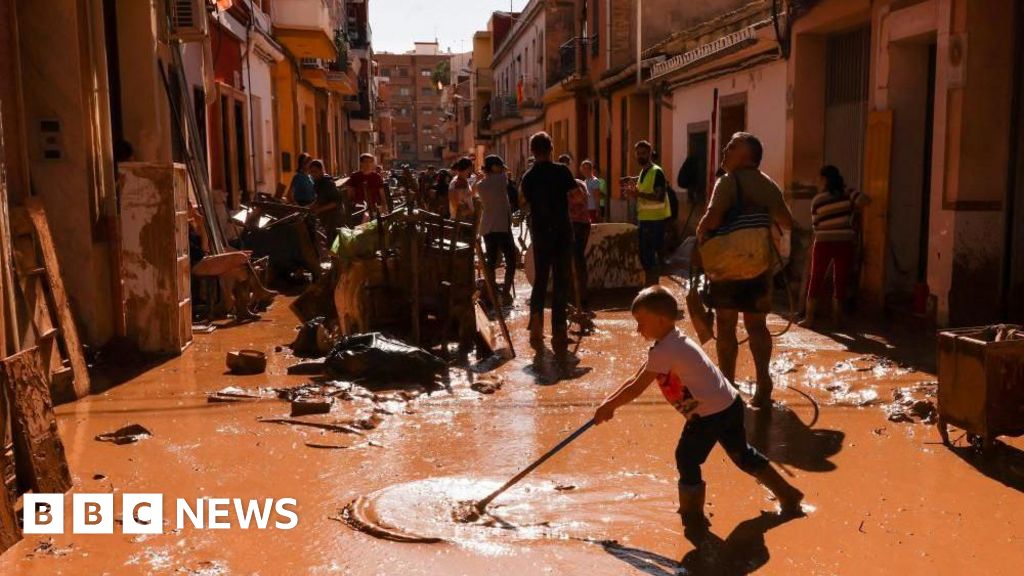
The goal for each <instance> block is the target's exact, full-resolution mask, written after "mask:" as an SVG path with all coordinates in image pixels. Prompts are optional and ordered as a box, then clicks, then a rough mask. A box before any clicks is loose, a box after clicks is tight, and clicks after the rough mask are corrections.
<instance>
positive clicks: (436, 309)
mask: <svg viewBox="0 0 1024 576" xmlns="http://www.w3.org/2000/svg"><path fill="white" fill-rule="evenodd" d="M474 238H475V230H474V227H473V225H472V224H469V223H464V222H455V221H452V220H447V219H444V218H442V217H440V216H438V215H436V214H432V213H430V212H427V211H424V210H415V209H409V208H408V207H407V208H406V209H404V210H396V211H394V212H391V213H389V214H387V215H384V216H379V217H378V218H376V219H375V220H372V221H370V222H368V223H366V224H362V225H360V226H358V227H356V228H355V229H352V230H347V229H341V230H340V234H339V239H338V242H337V243H336V245H337V258H336V260H335V265H336V266H337V267H338V270H337V275H338V283H337V285H336V287H335V290H334V303H335V309H336V311H337V318H338V324H339V331H340V333H341V334H342V335H352V334H359V333H363V332H371V331H387V332H389V333H392V334H401V335H403V336H406V335H407V336H409V337H410V341H411V342H413V343H416V344H418V345H423V346H426V347H431V346H434V345H443V344H446V343H447V342H449V339H450V338H452V337H454V338H455V339H457V340H458V341H459V343H460V345H464V346H470V345H472V343H473V340H474V335H475V332H476V313H475V310H474V298H475V292H476V285H475V277H474V276H475V274H474V268H473V265H474V249H473V239H474Z"/></svg>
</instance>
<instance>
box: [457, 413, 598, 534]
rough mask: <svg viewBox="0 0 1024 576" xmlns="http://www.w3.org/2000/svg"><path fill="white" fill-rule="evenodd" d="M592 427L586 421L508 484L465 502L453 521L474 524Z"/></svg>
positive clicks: (591, 424) (588, 421) (592, 421)
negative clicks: (501, 499)
mask: <svg viewBox="0 0 1024 576" xmlns="http://www.w3.org/2000/svg"><path fill="white" fill-rule="evenodd" d="M593 425H594V420H593V418H591V419H590V420H587V423H586V424H584V425H583V426H580V428H579V430H577V431H575V432H573V433H572V434H570V435H569V436H568V437H566V439H565V440H562V441H561V442H559V443H558V445H557V446H555V447H554V448H552V449H551V450H549V451H548V452H547V453H546V454H544V455H543V456H541V457H540V458H538V459H537V460H536V461H534V462H533V464H530V465H529V466H527V467H526V468H524V469H523V470H522V471H521V472H519V473H518V474H516V475H515V476H513V477H512V479H511V480H509V481H508V482H505V483H504V484H503V485H502V486H501V488H498V489H497V490H495V491H494V492H491V493H490V494H488V495H487V497H485V498H484V499H483V500H480V501H478V502H467V503H465V504H468V506H465V505H464V506H463V507H461V508H460V509H459V510H457V511H456V513H455V514H454V515H455V519H456V520H458V521H459V522H474V521H476V520H477V519H478V518H480V516H481V515H482V514H483V513H484V510H485V509H486V508H487V505H488V504H490V503H491V501H493V500H494V499H495V498H497V497H498V496H500V495H501V494H502V493H503V492H505V491H506V490H508V489H509V488H511V487H512V486H515V485H516V484H517V483H519V481H520V480H522V479H523V478H525V477H526V475H527V474H529V473H530V472H533V471H534V470H536V469H537V467H539V466H540V465H541V464H543V463H545V462H547V460H548V459H549V458H551V457H552V456H554V455H555V454H558V453H559V452H561V451H562V449H563V448H565V447H566V446H568V445H569V444H570V443H571V442H572V441H573V440H575V439H577V438H579V437H580V435H581V434H583V433H584V432H586V431H587V429H589V428H590V427H591V426H593Z"/></svg>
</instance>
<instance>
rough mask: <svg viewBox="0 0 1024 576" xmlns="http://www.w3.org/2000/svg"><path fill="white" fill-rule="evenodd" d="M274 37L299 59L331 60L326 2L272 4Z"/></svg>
mask: <svg viewBox="0 0 1024 576" xmlns="http://www.w3.org/2000/svg"><path fill="white" fill-rule="evenodd" d="M271 10H272V13H271V19H272V21H273V24H274V36H275V38H276V39H277V40H278V41H279V42H280V43H281V44H284V46H285V47H286V48H288V50H289V51H290V52H291V53H292V54H294V55H296V56H298V57H300V58H323V59H326V60H330V59H333V58H334V57H335V56H336V55H337V48H336V46H335V45H334V30H332V27H331V13H330V9H329V8H328V5H327V0H274V2H273V4H271Z"/></svg>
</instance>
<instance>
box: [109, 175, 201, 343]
mask: <svg viewBox="0 0 1024 576" xmlns="http://www.w3.org/2000/svg"><path fill="white" fill-rule="evenodd" d="M118 173H119V178H118V191H119V198H120V205H121V207H120V208H121V209H120V218H119V221H120V235H121V284H122V286H123V290H124V295H123V302H124V317H125V336H127V337H128V338H129V339H130V340H131V341H132V342H134V343H135V345H136V346H138V348H139V351H141V352H145V353H149V354H173V355H177V354H180V353H181V352H182V350H184V349H185V348H186V347H188V345H189V344H191V343H192V279H191V262H190V261H189V245H188V226H189V224H188V196H189V192H188V174H187V172H186V170H185V166H183V165H181V164H171V165H168V164H147V163H143V162H122V163H120V164H119V165H118Z"/></svg>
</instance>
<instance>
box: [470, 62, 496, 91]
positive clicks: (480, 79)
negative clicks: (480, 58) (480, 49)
mask: <svg viewBox="0 0 1024 576" xmlns="http://www.w3.org/2000/svg"><path fill="white" fill-rule="evenodd" d="M473 85H474V87H475V89H476V90H478V91H481V92H490V91H492V90H494V71H493V70H491V69H490V68H477V69H476V71H474V72H473Z"/></svg>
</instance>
